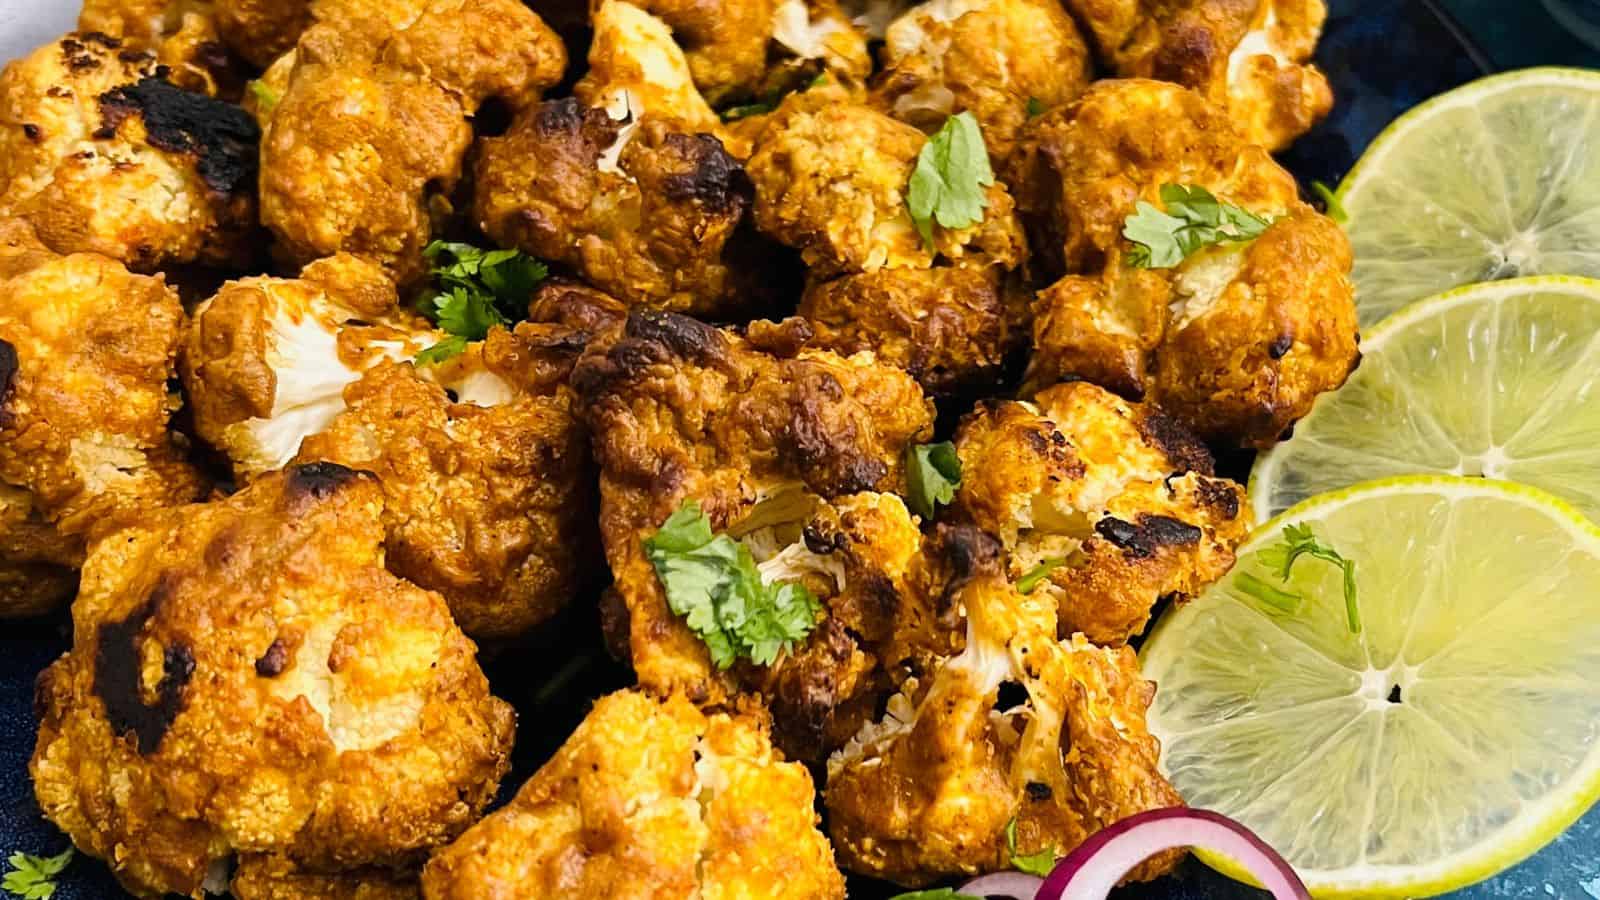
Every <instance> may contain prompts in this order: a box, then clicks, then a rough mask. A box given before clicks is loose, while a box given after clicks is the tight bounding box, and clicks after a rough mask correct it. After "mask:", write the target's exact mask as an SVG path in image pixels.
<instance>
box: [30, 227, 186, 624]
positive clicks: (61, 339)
mask: <svg viewBox="0 0 1600 900" xmlns="http://www.w3.org/2000/svg"><path fill="white" fill-rule="evenodd" d="M182 330H183V307H182V306H181V305H180V304H179V302H178V296H177V294H176V293H174V292H173V291H172V290H171V289H169V288H168V287H167V286H166V285H165V284H164V283H163V282H162V281H161V279H160V278H158V277H157V278H152V277H149V276H145V275H133V274H130V273H129V272H128V270H127V269H126V268H124V267H123V266H122V264H121V263H118V262H116V261H115V260H112V259H108V258H106V257H104V256H100V255H98V254H94V253H75V254H72V255H70V256H58V255H56V254H54V253H52V252H50V251H49V250H48V249H46V248H45V247H44V246H43V245H42V244H40V243H38V241H37V240H36V239H35V238H34V236H33V234H32V231H31V230H30V229H29V228H28V226H27V225H26V224H25V223H23V222H20V221H18V220H15V219H12V220H8V221H4V222H0V617H9V616H17V615H26V614H31V613H40V612H44V611H46V610H48V609H49V608H51V607H53V606H54V605H55V604H56V603H57V602H59V601H60V600H62V599H64V598H65V597H66V595H67V594H68V593H70V590H71V574H70V570H71V569H74V568H76V566H77V563H78V562H79V561H80V559H81V557H82V554H83V547H84V541H85V538H86V537H88V536H90V535H91V534H92V533H94V532H96V531H97V530H103V529H105V528H108V527H111V526H113V525H114V524H115V523H116V522H118V521H119V520H121V519H124V518H127V517H137V516H142V515H144V514H145V513H147V512H149V511H151V510H153V509H159V508H160V507H163V506H171V505H174V504H180V503H187V502H189V501H191V500H193V499H194V498H195V497H196V496H197V495H198V494H199V493H200V491H201V490H202V488H203V485H202V481H201V478H200V476H199V474H198V473H197V472H195V470H194V469H193V468H192V467H191V466H190V465H189V464H188V463H187V462H186V461H185V460H184V454H183V451H182V450H181V449H180V448H179V447H178V446H176V444H175V443H174V441H173V438H172V436H171V435H170V434H169V432H168V431H167V421H168V419H169V418H170V417H171V415H172V413H173V411H174V410H175V409H176V408H177V407H178V404H179V400H178V398H177V397H176V396H175V395H174V394H173V393H172V392H171V391H170V390H169V389H168V386H167V384H168V381H169V379H171V378H172V377H173V374H174V370H175V359H176V356H177V349H178V341H179V336H180V334H181V333H182ZM34 578H36V579H37V580H36V581H35V580H32V579H34Z"/></svg>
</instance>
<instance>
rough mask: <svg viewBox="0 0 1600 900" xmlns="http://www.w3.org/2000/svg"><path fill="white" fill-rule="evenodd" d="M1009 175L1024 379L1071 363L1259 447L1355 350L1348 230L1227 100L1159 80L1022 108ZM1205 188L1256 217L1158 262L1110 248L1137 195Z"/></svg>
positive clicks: (1228, 439) (1107, 86) (1190, 422)
mask: <svg viewBox="0 0 1600 900" xmlns="http://www.w3.org/2000/svg"><path fill="white" fill-rule="evenodd" d="M1025 134H1026V137H1025V138H1024V140H1023V142H1022V145H1021V148H1020V149H1019V151H1018V153H1017V154H1016V155H1015V156H1014V157H1013V159H1012V165H1011V167H1010V168H1011V170H1012V171H1011V172H1010V178H1011V183H1012V184H1013V185H1015V186H1016V188H1017V192H1018V193H1017V196H1019V197H1021V198H1024V201H1025V202H1024V207H1025V208H1024V209H1023V210H1022V216H1023V219H1024V221H1026V222H1027V223H1028V225H1029V228H1030V230H1031V231H1032V232H1033V237H1034V248H1035V257H1034V258H1035V259H1036V260H1037V261H1038V266H1037V268H1038V270H1039V271H1040V272H1041V273H1043V274H1045V275H1046V276H1047V277H1056V276H1057V275H1061V274H1065V275H1066V276H1067V277H1065V278H1062V279H1061V280H1060V281H1058V282H1056V283H1055V284H1053V285H1051V286H1050V287H1048V288H1046V289H1045V290H1043V291H1041V292H1040V293H1039V295H1038V298H1037V300H1036V302H1035V304H1034V325H1033V340H1034V356H1033V360H1032V364H1031V366H1030V371H1029V374H1028V378H1027V389H1029V390H1037V389H1039V388H1041V387H1044V386H1046V385H1048V384H1050V383H1052V382H1054V381H1057V380H1061V379H1064V378H1085V379H1088V380H1089V381H1092V382H1094V383H1096V384H1099V385H1102V386H1104V387H1107V388H1110V389H1112V390H1114V391H1116V392H1118V393H1119V394H1122V395H1123V396H1126V397H1130V398H1135V399H1139V398H1143V399H1148V400H1153V401H1155V402H1157V403H1159V404H1160V405H1161V406H1162V407H1163V408H1165V409H1167V410H1168V411H1169V412H1171V413H1173V414H1174V415H1176V416H1178V418H1179V419H1181V420H1182V421H1183V422H1184V424H1185V425H1187V426H1188V427H1189V428H1190V429H1192V430H1193V431H1195V432H1196V433H1198V434H1199V435H1200V436H1201V437H1203V438H1206V439H1207V440H1212V441H1216V442H1218V443H1235V444H1242V445H1247V446H1270V445H1271V444H1272V443H1273V442H1274V441H1276V440H1277V439H1278V437H1279V435H1281V434H1282V432H1283V431H1284V430H1285V429H1286V428H1287V427H1288V426H1289V425H1290V424H1292V423H1293V422H1294V421H1295V420H1296V419H1298V418H1300V417H1301V416H1303V415H1305V413H1306V412H1307V411H1309V410H1310V408H1311V403H1312V401H1314V400H1315V399H1316V397H1317V395H1318V394H1320V393H1322V392H1323V391H1328V390H1332V389H1334V388H1336V387H1338V386H1339V385H1340V384H1343V383H1344V379H1345V376H1346V375H1348V374H1349V371H1350V369H1351V368H1352V367H1353V365H1354V363H1355V361H1356V358H1357V346H1356V318H1355V304H1354V300H1353V289H1352V286H1351V283H1350V280H1349V271H1350V266H1351V255H1350V244H1349V241H1348V240H1346V238H1345V236H1344V233H1343V232H1342V231H1341V230H1340V229H1339V227H1338V226H1337V225H1335V224H1334V223H1333V222H1332V221H1330V220H1329V219H1327V218H1326V217H1324V216H1321V215H1318V214H1317V213H1316V212H1315V211H1313V210H1312V209H1311V207H1310V206H1308V205H1307V204H1305V203H1303V202H1301V200H1300V199H1299V194H1298V189H1297V187H1296V185H1295V181H1294V178H1293V177H1292V176H1291V175H1289V173H1288V172H1286V171H1284V170H1283V169H1282V168H1281V167H1279V166H1278V164H1277V163H1275V162H1274V161H1273V160H1272V158H1271V157H1270V156H1268V155H1267V153H1266V151H1264V150H1262V149H1261V148H1260V147H1255V146H1250V145H1248V144H1246V143H1244V142H1243V141H1242V140H1241V139H1240V138H1239V136H1238V134H1237V132H1235V131H1234V130H1233V128H1232V126H1231V124H1230V123H1229V121H1228V117H1227V115H1226V114H1225V113H1224V112H1223V111H1222V110H1221V109H1218V108H1217V107H1215V106H1213V105H1211V104H1209V103H1207V102H1206V101H1205V100H1204V99H1203V98H1202V97H1200V96H1198V95H1197V94H1195V93H1193V92H1192V91H1187V90H1184V89H1182V88H1179V87H1176V86H1174V85H1170V84H1166V83H1164V82H1156V81H1144V80H1130V81H1103V82H1099V83H1098V84H1096V85H1095V86H1094V87H1093V88H1091V89H1090V90H1089V91H1088V92H1087V93H1086V94H1085V95H1084V96H1083V97H1082V98H1080V99H1079V100H1078V101H1077V102H1075V103H1073V104H1072V105H1070V106H1068V107H1066V108H1064V109H1062V110H1059V111H1057V112H1052V113H1050V114H1047V115H1045V116H1043V117H1041V118H1039V119H1036V120H1035V121H1034V122H1032V123H1030V125H1029V127H1028V129H1027V130H1026V132H1025ZM1168 184H1176V185H1184V186H1198V187H1202V188H1205V189H1206V190H1208V191H1210V192H1211V193H1212V194H1214V195H1216V197H1217V198H1218V199H1219V200H1221V201H1222V202H1224V203H1229V204H1233V205H1235V206H1238V207H1241V208H1243V209H1245V210H1247V211H1249V212H1251V213H1254V214H1255V215H1258V216H1261V217H1264V218H1267V219H1270V220H1271V221H1272V224H1271V225H1270V227H1268V228H1267V229H1266V231H1265V233H1263V234H1262V235H1261V236H1260V237H1259V238H1257V239H1255V240H1253V241H1248V242H1242V243H1223V244H1220V245H1217V246H1215V247H1211V248H1206V249H1203V250H1201V251H1199V252H1196V253H1194V254H1193V255H1191V256H1189V257H1188V258H1187V259H1185V260H1184V261H1183V262H1182V263H1181V264H1180V265H1178V266H1177V267H1176V268H1171V269H1140V268H1135V267H1133V266H1132V265H1131V264H1130V263H1129V262H1128V255H1129V253H1130V251H1131V249H1132V247H1133V244H1132V243H1131V242H1130V241H1128V240H1126V239H1125V238H1124V237H1123V234H1122V232H1123V228H1124V225H1125V222H1126V220H1127V218H1128V217H1129V216H1131V215H1133V214H1134V212H1135V211H1136V205H1137V203H1138V202H1139V201H1145V202H1148V203H1151V204H1153V205H1156V206H1157V207H1158V208H1159V207H1160V206H1161V204H1162V201H1161V199H1160V191H1161V188H1162V187H1163V186H1164V185H1168Z"/></svg>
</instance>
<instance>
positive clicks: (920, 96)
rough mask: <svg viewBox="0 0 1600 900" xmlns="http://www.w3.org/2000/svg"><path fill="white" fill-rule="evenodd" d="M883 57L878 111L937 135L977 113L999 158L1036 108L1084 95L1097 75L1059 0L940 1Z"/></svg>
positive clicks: (913, 19)
mask: <svg viewBox="0 0 1600 900" xmlns="http://www.w3.org/2000/svg"><path fill="white" fill-rule="evenodd" d="M881 53H882V56H883V63H884V72H883V73H882V74H881V75H879V76H878V78H877V79H876V80H875V82H874V85H873V89H872V99H873V102H874V103H875V104H876V105H879V106H881V107H882V108H883V109H884V110H885V111H887V112H888V113H889V114H890V115H892V116H894V117H895V118H897V119H900V120H901V121H905V122H909V123H911V124H912V125H915V126H917V127H918V128H921V129H922V130H923V131H926V132H929V133H932V132H934V131H937V130H938V129H939V127H940V126H941V125H943V124H944V121H945V119H946V118H947V117H949V116H951V115H953V114H955V113H959V112H962V111H970V112H971V113H972V114H973V116H974V117H975V118H976V119H977V120H978V124H979V125H980V126H981V127H982V129H983V138H984V143H985V144H987V145H988V148H989V155H990V156H991V157H992V158H993V159H994V160H995V161H996V162H999V161H1000V160H1003V159H1005V158H1006V157H1007V156H1008V155H1010V153H1011V149H1012V147H1013V146H1014V144H1015V142H1016V137H1017V132H1018V131H1020V130H1021V129H1022V124H1023V123H1024V122H1026V121H1027V120H1028V118H1029V115H1030V108H1032V107H1034V106H1039V107H1042V108H1044V109H1053V108H1055V107H1057V106H1061V105H1063V104H1065V103H1067V102H1069V101H1071V100H1073V99H1075V98H1076V97H1077V96H1078V95H1079V94H1081V93H1083V90H1084V88H1086V87H1088V86H1089V80H1090V78H1091V76H1092V72H1091V70H1090V63H1089V50H1088V48H1087V47H1085V46H1084V43H1083V39H1082V38H1081V37H1080V36H1079V35H1078V28H1077V26H1076V25H1074V24H1073V22H1072V17H1071V16H1068V15H1067V13H1066V12H1065V11H1064V10H1063V9H1062V8H1061V5H1060V4H1059V3H1057V2H1056V0H930V2H927V3H923V4H921V5H919V6H914V7H912V8H911V9H910V11H908V12H906V13H905V14H903V15H901V16H900V17H899V18H898V19H896V20H895V22H894V24H893V25H891V26H890V27H889V30H888V34H887V37H886V40H885V42H884V45H883V50H882V51H881Z"/></svg>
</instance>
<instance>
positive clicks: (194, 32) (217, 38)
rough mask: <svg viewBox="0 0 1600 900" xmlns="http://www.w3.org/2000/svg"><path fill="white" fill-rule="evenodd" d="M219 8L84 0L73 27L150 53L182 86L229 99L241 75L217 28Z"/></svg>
mask: <svg viewBox="0 0 1600 900" xmlns="http://www.w3.org/2000/svg"><path fill="white" fill-rule="evenodd" d="M218 12H219V11H218V10H217V9H216V7H215V5H214V4H213V3H212V2H211V0H84V4H83V10H82V12H80V13H79V14H78V30H79V31H81V32H91V31H92V32H99V33H100V34H105V35H109V36H111V37H114V38H120V39H121V40H122V41H123V43H124V44H125V45H126V46H127V47H128V48H129V49H137V50H148V51H151V52H153V53H155V55H156V57H157V59H158V60H159V61H160V62H161V64H162V65H164V66H166V67H167V68H168V69H170V70H171V71H170V72H169V73H168V74H167V76H166V77H167V80H169V81H171V82H172V83H173V84H176V85H177V86H179V87H181V88H183V89H184V90H189V91H195V92H197V93H201V94H205V95H206V96H208V97H216V96H219V95H225V96H227V97H229V98H230V99H231V98H233V97H235V96H236V95H237V93H238V90H239V86H240V85H241V84H242V83H243V77H242V72H241V71H240V66H239V65H238V64H237V63H236V62H235V60H234V59H233V58H232V57H230V56H229V54H228V48H227V47H226V46H224V45H223V42H222V36H221V35H220V34H219V33H218V30H217V22H216V16H217V14H218Z"/></svg>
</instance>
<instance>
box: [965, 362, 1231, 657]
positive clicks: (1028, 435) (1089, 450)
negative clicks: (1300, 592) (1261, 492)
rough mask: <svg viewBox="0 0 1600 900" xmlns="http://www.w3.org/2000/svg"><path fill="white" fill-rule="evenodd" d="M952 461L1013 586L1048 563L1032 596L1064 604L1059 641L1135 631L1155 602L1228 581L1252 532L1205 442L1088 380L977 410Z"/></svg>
mask: <svg viewBox="0 0 1600 900" xmlns="http://www.w3.org/2000/svg"><path fill="white" fill-rule="evenodd" d="M956 452H957V453H958V454H959V455H960V457H961V472H962V481H961V488H960V490H959V491H958V492H957V495H956V502H955V513H956V515H957V516H958V517H960V518H962V519H965V520H966V521H969V522H972V523H973V524H975V525H977V526H978V527H980V528H982V529H983V530H984V531H985V532H987V533H989V534H992V535H995V536H996V537H998V538H999V539H1000V542H1001V546H1002V547H1003V548H1004V551H1005V556H1004V560H1003V561H1004V568H1005V573H1006V576H1007V578H1009V579H1010V580H1011V581H1012V582H1013V583H1015V582H1017V581H1019V580H1020V579H1022V578H1023V576H1025V575H1027V574H1028V573H1029V572H1032V571H1035V570H1036V569H1037V568H1038V567H1041V566H1043V567H1044V568H1045V570H1046V571H1047V572H1048V574H1047V575H1046V576H1045V577H1044V579H1043V580H1042V581H1039V582H1038V586H1037V587H1035V588H1034V589H1033V596H1039V597H1049V598H1051V599H1052V600H1053V601H1054V602H1055V603H1056V606H1057V615H1058V617H1059V623H1060V635H1061V637H1063V638H1065V637H1068V636H1070V635H1072V634H1073V633H1075V632H1082V633H1084V634H1085V635H1087V636H1088V637H1089V639H1090V640H1092V641H1094V642H1095V643H1098V644H1121V643H1123V642H1124V641H1126V640H1127V639H1128V638H1129V637H1132V636H1133V635H1136V634H1139V633H1140V632H1142V631H1143V630H1144V626H1145V624H1146V623H1147V622H1148V621H1149V619H1150V610H1151V607H1153V606H1154V605H1155V603H1156V601H1157V600H1159V599H1160V598H1162V597H1166V596H1175V597H1177V598H1179V599H1185V598H1188V597H1191V596H1194V595H1196V594H1198V593H1199V592H1200V591H1202V590H1203V589H1205V587H1206V586H1207V585H1209V584H1210V583H1211V582H1213V581H1215V580H1217V579H1218V578H1220V577H1222V575H1223V574H1224V573H1226V572H1227V571H1228V569H1229V568H1230V567H1232V565H1233V560H1234V556H1233V551H1234V548H1235V547H1237V546H1238V545H1239V542H1240V541H1242V540H1243V539H1244V538H1245V536H1246V535H1247V534H1248V533H1249V530H1250V514H1249V510H1248V507H1247V506H1246V504H1245V502H1244V491H1243V490H1242V489H1241V488H1240V487H1239V486H1238V485H1237V484H1234V483H1233V482H1231V481H1228V480H1226V479H1221V478H1214V477H1212V468H1211V456H1210V454H1209V453H1208V452H1207V451H1206V449H1205V446H1204V445H1203V444H1201V443H1200V442H1199V441H1197V440H1196V439H1195V438H1194V437H1192V436H1191V435H1190V434H1189V433H1188V432H1187V431H1185V430H1184V429H1183V427H1182V426H1181V425H1179V424H1178V423H1177V422H1175V421H1174V420H1173V419H1171V418H1169V417H1168V416H1167V415H1166V414H1165V413H1163V412H1161V411H1160V410H1158V409H1155V408H1153V407H1150V406H1145V405H1140V404H1133V403H1128V402H1127V401H1125V400H1122V399H1120V398H1118V397H1116V396H1115V395H1113V394H1111V393H1109V392H1107V391H1104V390H1101V389H1100V388H1097V387H1094V386H1093V385H1090V384H1086V383H1082V382H1078V383H1074V384H1062V385H1057V386H1055V387H1052V388H1050V389H1048V390H1046V391H1043V392H1042V393H1040V394H1039V395H1038V396H1037V397H1036V398H1034V402H1033V403H1020V402H1015V401H1001V402H993V403H988V404H985V405H982V406H980V407H979V408H978V409H977V410H976V411H975V412H973V413H971V414H969V415H968V416H967V418H966V419H964V420H963V421H962V423H961V427H960V429H959V430H958V431H957V434H956Z"/></svg>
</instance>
